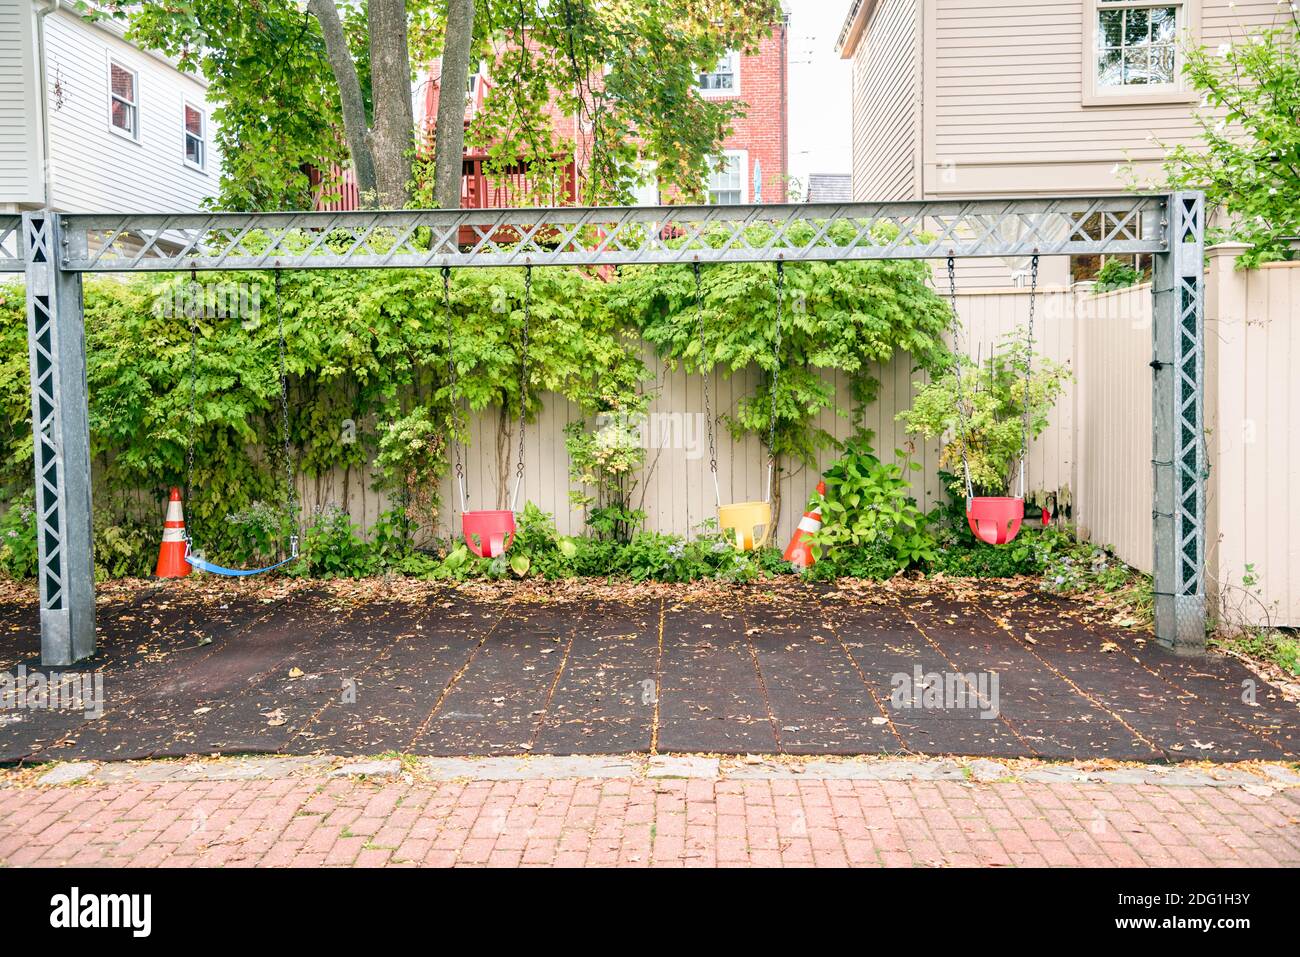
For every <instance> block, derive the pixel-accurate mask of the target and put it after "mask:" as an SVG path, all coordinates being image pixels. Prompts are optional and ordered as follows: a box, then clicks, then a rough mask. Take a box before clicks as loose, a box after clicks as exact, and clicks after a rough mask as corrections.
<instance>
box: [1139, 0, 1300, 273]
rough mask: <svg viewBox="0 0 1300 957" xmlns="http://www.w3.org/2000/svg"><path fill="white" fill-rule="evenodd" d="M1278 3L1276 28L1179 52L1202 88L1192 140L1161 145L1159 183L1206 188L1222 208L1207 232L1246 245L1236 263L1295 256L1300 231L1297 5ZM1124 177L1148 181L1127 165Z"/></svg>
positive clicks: (1213, 204)
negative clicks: (1161, 180) (1162, 157)
mask: <svg viewBox="0 0 1300 957" xmlns="http://www.w3.org/2000/svg"><path fill="white" fill-rule="evenodd" d="M1279 6H1280V7H1281V8H1282V10H1281V13H1280V18H1279V21H1278V22H1277V24H1276V25H1275V26H1270V27H1264V28H1256V29H1252V30H1249V31H1246V33H1245V34H1244V35H1241V36H1239V37H1235V38H1234V39H1233V40H1231V41H1225V42H1223V43H1220V44H1219V45H1217V46H1215V47H1213V48H1211V47H1205V46H1192V47H1191V48H1189V49H1188V50H1187V51H1186V54H1185V58H1184V66H1183V73H1184V75H1185V76H1186V78H1187V81H1188V84H1189V85H1190V86H1191V88H1192V89H1194V90H1196V91H1198V92H1199V93H1200V94H1201V102H1200V107H1199V108H1198V109H1197V110H1196V111H1195V114H1194V116H1195V121H1196V125H1197V126H1198V127H1199V128H1200V142H1187V143H1177V144H1173V145H1172V146H1171V147H1170V148H1169V150H1168V153H1167V157H1166V160H1165V183H1164V184H1161V185H1165V186H1167V187H1168V188H1171V189H1203V190H1205V198H1206V202H1207V204H1208V205H1209V206H1210V207H1211V209H1217V210H1220V211H1221V212H1222V213H1223V215H1222V216H1217V217H1213V218H1212V219H1211V220H1210V236H1211V239H1212V240H1218V241H1222V240H1228V239H1231V240H1238V241H1242V242H1247V243H1250V244H1252V248H1251V249H1249V250H1247V251H1246V252H1245V253H1243V254H1242V255H1241V256H1239V257H1238V259H1237V262H1238V264H1239V265H1241V266H1244V267H1250V266H1258V265H1259V264H1261V263H1266V262H1272V261H1276V260H1285V259H1293V258H1295V251H1294V250H1293V248H1292V242H1291V241H1292V239H1293V238H1294V237H1295V236H1297V235H1300V13H1298V12H1297V7H1296V4H1295V3H1290V4H1289V6H1288V4H1286V3H1282V4H1279ZM1129 179H1130V180H1131V181H1132V182H1133V185H1135V186H1139V187H1141V188H1150V187H1151V186H1152V185H1155V184H1150V183H1139V182H1138V177H1137V176H1136V175H1135V174H1134V172H1133V170H1132V168H1130V169H1129Z"/></svg>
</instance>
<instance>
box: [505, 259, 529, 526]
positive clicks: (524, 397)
mask: <svg viewBox="0 0 1300 957" xmlns="http://www.w3.org/2000/svg"><path fill="white" fill-rule="evenodd" d="M532 308H533V264H532V263H531V262H530V263H528V264H527V265H526V266H525V267H524V330H523V343H522V347H521V349H520V354H519V460H518V463H517V464H516V465H515V492H514V495H512V496H511V498H510V510H511V511H513V512H517V511H519V490H520V489H521V488H522V487H523V484H524V429H525V427H526V426H527V424H528V335H529V326H530V325H531V323H532Z"/></svg>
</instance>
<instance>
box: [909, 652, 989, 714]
mask: <svg viewBox="0 0 1300 957" xmlns="http://www.w3.org/2000/svg"><path fill="white" fill-rule="evenodd" d="M998 684H999V678H998V673H997V672H996V671H979V672H970V673H966V674H963V673H962V672H954V671H942V672H940V671H929V672H925V671H922V670H921V666H920V665H916V666H915V667H913V668H912V673H911V674H908V673H907V672H906V671H899V672H897V673H896V674H894V675H893V677H892V678H891V679H890V688H891V689H892V691H891V693H890V696H889V704H890V707H892V708H893V709H894V710H896V711H912V710H918V711H919V710H926V711H963V710H968V711H978V712H979V716H980V717H981V718H984V719H991V718H996V717H997V716H998V715H999V714H1000V713H1001V711H1000V708H999V705H998V700H999V699H998Z"/></svg>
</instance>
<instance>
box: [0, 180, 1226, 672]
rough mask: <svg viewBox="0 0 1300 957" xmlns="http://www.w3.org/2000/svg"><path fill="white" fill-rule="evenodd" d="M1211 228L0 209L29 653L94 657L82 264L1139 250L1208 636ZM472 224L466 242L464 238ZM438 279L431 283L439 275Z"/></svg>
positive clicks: (1181, 594) (1183, 637)
mask: <svg viewBox="0 0 1300 957" xmlns="http://www.w3.org/2000/svg"><path fill="white" fill-rule="evenodd" d="M1204 226H1205V201H1204V196H1203V194H1201V193H1199V192H1177V193H1161V194H1126V195H1117V196H1058V197H1033V198H1024V197H1022V198H1009V199H993V198H981V199H945V200H936V201H929V200H922V201H914V202H896V203H845V204H788V205H741V206H674V207H599V208H581V207H566V208H559V209H497V210H473V209H467V210H403V211H392V212H366V211H361V212H345V213H336V212H303V213H183V214H154V213H144V214H134V213H133V214H87V215H83V214H61V213H53V212H49V211H35V212H27V213H23V214H22V216H21V217H18V216H0V272H10V273H18V272H21V273H24V274H25V278H26V290H27V323H28V326H27V332H28V351H29V358H30V374H31V397H32V426H33V432H34V442H33V445H34V465H35V485H36V521H37V536H38V551H39V560H40V564H39V573H38V574H39V586H40V624H41V661H42V663H44V664H47V665H67V664H71V663H73V662H76V661H80V660H82V659H84V658H88V657H90V656H92V655H94V654H95V649H96V638H95V585H94V561H93V555H92V529H91V521H92V519H91V476H90V468H91V462H90V435H89V424H88V396H87V387H86V347H85V328H84V316H83V301H82V277H83V276H84V275H85V274H87V273H134V272H144V271H162V272H189V271H191V270H261V269H388V268H394V269H396V268H430V269H432V268H437V267H442V266H450V267H492V266H524V265H532V266H585V267H601V266H618V265H628V264H654V263H669V264H672V263H676V264H684V265H685V264H692V263H695V262H699V263H703V264H708V263H724V262H785V263H787V264H792V263H798V262H804V261H817V260H828V261H836V260H887V259H930V260H943V259H946V258H947V257H948V256H955V257H958V258H961V257H1002V258H1006V257H1029V256H1032V255H1034V254H1035V253H1037V254H1038V255H1040V256H1057V255H1060V256H1066V255H1082V254H1094V253H1110V254H1131V253H1147V254H1150V255H1151V256H1152V257H1153V260H1154V279H1153V282H1152V297H1153V303H1154V310H1153V314H1154V321H1153V330H1152V358H1151V368H1152V370H1153V374H1152V391H1151V398H1152V408H1153V412H1154V417H1153V455H1152V462H1151V468H1152V473H1153V477H1154V495H1153V501H1152V504H1151V513H1152V522H1153V526H1154V533H1155V550H1154V553H1155V568H1154V578H1155V633H1156V638H1157V640H1158V641H1159V642H1160V643H1161V644H1162V645H1164V646H1165V647H1168V648H1170V649H1173V650H1174V651H1177V652H1180V653H1185V654H1200V653H1203V652H1204V648H1205V571H1204V565H1205V548H1206V541H1205V537H1206V536H1205V507H1206V490H1205V480H1206V474H1207V463H1206V453H1205V444H1204V440H1203V421H1204V419H1203V408H1202V406H1203V396H1204V370H1205V361H1204V330H1203V326H1204V264H1203V255H1204ZM467 236H468V237H472V238H473V241H472V242H469V243H466V242H465V241H464V240H465V238H466V237H467ZM431 281H434V280H432V279H431Z"/></svg>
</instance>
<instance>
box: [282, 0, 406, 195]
mask: <svg viewBox="0 0 1300 957" xmlns="http://www.w3.org/2000/svg"><path fill="white" fill-rule="evenodd" d="M307 10H308V11H309V12H310V13H311V14H312V16H314V17H315V18H316V20H317V22H318V23H320V29H321V35H322V36H323V37H324V38H325V52H326V55H327V56H328V57H329V63H330V69H331V70H332V71H333V73H334V83H335V84H336V85H337V86H338V88H339V105H340V107H341V109H342V113H343V134H344V137H345V138H346V139H347V142H348V152H349V153H351V154H352V170H353V173H354V174H355V175H356V178H357V191H358V192H359V193H360V195H361V197H362V202H366V201H367V197H371V196H374V195H375V193H376V189H377V184H376V180H375V158H374V154H373V153H372V152H371V149H370V140H369V138H368V135H367V134H368V132H369V130H368V125H367V123H366V103H365V100H364V99H363V98H362V96H361V83H360V81H359V80H358V79H357V68H356V64H354V63H353V62H352V53H351V51H350V50H349V49H348V42H347V39H346V38H345V37H344V36H343V24H342V23H341V22H340V21H339V11H338V8H337V7H335V5H334V0H307ZM407 102H408V104H409V102H410V98H409V97H407Z"/></svg>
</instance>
